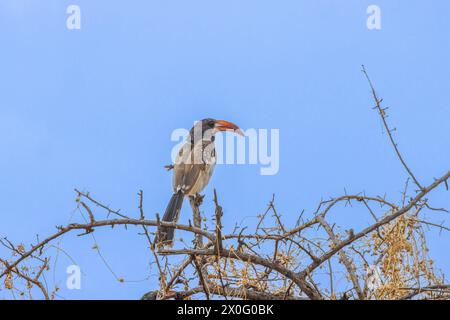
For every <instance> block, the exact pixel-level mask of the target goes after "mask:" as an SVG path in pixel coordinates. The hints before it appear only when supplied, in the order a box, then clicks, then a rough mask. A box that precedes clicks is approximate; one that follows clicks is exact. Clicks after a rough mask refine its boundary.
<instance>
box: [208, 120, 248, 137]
mask: <svg viewBox="0 0 450 320" xmlns="http://www.w3.org/2000/svg"><path fill="white" fill-rule="evenodd" d="M201 122H202V127H203V131H205V130H213V133H217V132H219V131H230V132H234V133H236V134H238V135H241V136H244V133H243V132H242V130H241V129H240V128H239V127H238V126H237V125H235V124H234V123H232V122H230V121H226V120H215V119H211V118H207V119H203V120H202V121H201Z"/></svg>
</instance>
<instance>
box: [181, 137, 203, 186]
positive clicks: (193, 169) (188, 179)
mask: <svg viewBox="0 0 450 320" xmlns="http://www.w3.org/2000/svg"><path fill="white" fill-rule="evenodd" d="M199 152H202V150H201V147H200V146H194V148H192V149H191V145H190V144H189V143H186V144H185V145H184V146H183V147H182V148H181V150H180V152H179V153H178V156H177V159H176V161H175V165H174V175H173V189H174V192H178V191H179V190H182V192H183V193H184V194H189V193H190V191H191V189H192V187H193V186H194V185H196V183H197V182H198V180H199V178H200V176H201V174H202V172H203V171H204V170H205V163H203V161H202V157H201V156H199Z"/></svg>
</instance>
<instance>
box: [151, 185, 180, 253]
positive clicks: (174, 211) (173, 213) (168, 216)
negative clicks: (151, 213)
mask: <svg viewBox="0 0 450 320" xmlns="http://www.w3.org/2000/svg"><path fill="white" fill-rule="evenodd" d="M183 199H184V194H183V193H182V192H181V191H178V192H177V193H174V194H173V195H172V198H170V201H169V204H168V205H167V208H166V211H165V212H164V216H163V218H162V221H165V222H175V223H177V221H178V218H179V217H180V211H181V206H182V205H183ZM174 233H175V228H169V227H163V226H162V227H160V228H159V231H158V236H157V238H156V240H155V243H157V244H159V245H160V246H161V245H162V246H172V244H173V237H174Z"/></svg>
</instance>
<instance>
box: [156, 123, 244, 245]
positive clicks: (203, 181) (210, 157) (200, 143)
mask: <svg viewBox="0 0 450 320" xmlns="http://www.w3.org/2000/svg"><path fill="white" fill-rule="evenodd" d="M226 130H230V131H233V132H235V133H238V134H240V135H243V133H242V131H241V130H240V129H239V127H238V126H236V125H235V124H234V123H231V122H228V121H225V120H214V119H210V118H208V119H203V120H201V121H198V122H197V123H196V124H195V125H194V127H192V129H191V130H190V132H189V136H188V137H187V139H186V142H185V143H184V144H183V146H182V147H181V149H180V151H179V152H178V155H177V158H176V160H175V164H174V167H173V180H172V186H173V195H172V198H171V199H170V201H169V204H168V205H167V208H166V211H165V212H164V216H163V218H162V221H166V222H175V223H176V222H177V221H178V218H179V216H180V211H181V207H182V205H183V199H184V197H185V196H196V195H198V194H199V193H200V192H201V191H202V190H203V189H204V188H205V187H206V186H207V185H208V183H209V180H210V178H211V176H212V174H213V172H214V167H215V165H216V149H215V144H214V138H215V134H216V133H217V132H219V131H226ZM174 232H175V229H174V228H170V227H160V229H159V232H158V238H157V239H156V241H155V242H156V243H158V244H159V245H162V246H171V245H172V244H173V237H174Z"/></svg>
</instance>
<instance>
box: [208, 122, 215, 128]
mask: <svg viewBox="0 0 450 320" xmlns="http://www.w3.org/2000/svg"><path fill="white" fill-rule="evenodd" d="M215 124H216V123H215V122H214V120H211V121H209V122H208V125H209V126H210V127H211V128H214V125H215Z"/></svg>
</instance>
